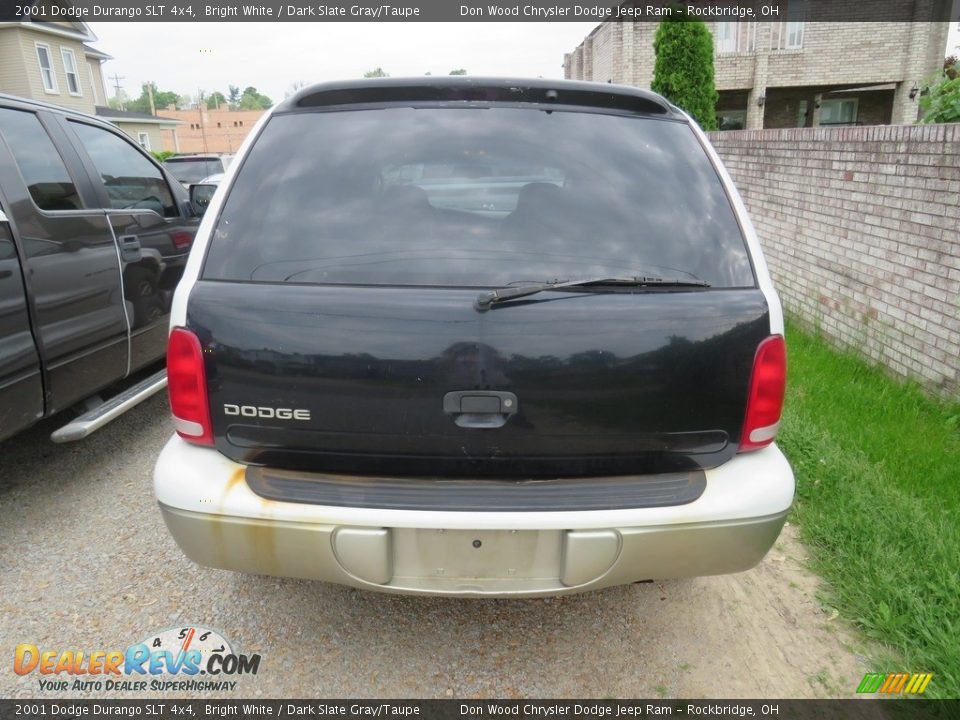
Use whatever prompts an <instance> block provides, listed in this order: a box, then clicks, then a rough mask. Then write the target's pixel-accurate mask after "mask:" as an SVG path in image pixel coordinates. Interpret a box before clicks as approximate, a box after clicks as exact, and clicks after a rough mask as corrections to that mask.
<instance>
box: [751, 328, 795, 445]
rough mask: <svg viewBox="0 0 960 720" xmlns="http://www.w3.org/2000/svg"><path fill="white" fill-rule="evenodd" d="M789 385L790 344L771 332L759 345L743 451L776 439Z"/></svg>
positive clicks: (754, 360)
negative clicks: (785, 393) (785, 392)
mask: <svg viewBox="0 0 960 720" xmlns="http://www.w3.org/2000/svg"><path fill="white" fill-rule="evenodd" d="M786 386H787V346H786V344H785V343H784V342H783V337H781V336H780V335H771V336H770V337H768V338H767V339H766V340H764V341H763V342H762V343H760V345H759V347H757V354H756V355H755V356H754V358H753V373H752V374H751V376H750V390H749V392H748V394H747V411H746V413H745V414H744V417H743V433H742V434H741V435H740V452H748V451H750V450H759V449H760V448H764V447H766V446H767V445H769V444H770V443H772V442H773V440H774V438H775V437H776V436H777V429H778V428H779V427H780V413H781V411H782V410H783V393H784V391H785V390H786Z"/></svg>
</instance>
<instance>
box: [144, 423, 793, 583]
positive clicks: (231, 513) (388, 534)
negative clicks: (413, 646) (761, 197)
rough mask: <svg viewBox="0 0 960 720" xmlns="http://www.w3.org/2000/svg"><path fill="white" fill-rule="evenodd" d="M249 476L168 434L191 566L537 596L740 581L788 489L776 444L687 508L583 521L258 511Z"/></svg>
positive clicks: (172, 492) (165, 486)
mask: <svg viewBox="0 0 960 720" xmlns="http://www.w3.org/2000/svg"><path fill="white" fill-rule="evenodd" d="M245 470H246V468H245V466H243V465H239V464H237V463H234V462H232V461H231V460H229V459H227V458H225V457H224V456H223V455H220V454H219V453H217V452H216V451H214V450H211V449H207V448H199V447H196V446H192V445H190V444H188V443H185V442H183V441H182V440H180V439H179V438H178V437H176V436H175V437H173V438H172V439H171V440H170V441H169V442H168V443H167V445H166V447H165V448H164V450H163V452H162V453H161V455H160V458H159V459H158V461H157V465H156V469H155V472H154V484H155V490H156V494H157V499H158V501H159V503H160V508H161V511H162V513H163V517H164V520H165V521H166V523H167V527H168V528H169V529H170V532H171V533H172V535H173V537H174V539H175V540H176V542H177V544H178V545H179V546H180V547H181V549H182V550H183V551H184V553H185V554H186V555H187V556H188V557H189V558H191V559H192V560H194V561H195V562H197V563H199V564H201V565H206V566H209V567H216V568H224V569H228V570H236V571H241V572H250V573H257V574H264V575H281V576H289V577H299V578H311V579H317V580H325V581H329V582H336V583H342V584H345V585H352V586H355V587H360V588H366V589H370V590H379V591H386V592H397V593H410V594H437V595H456V596H478V595H481V596H483V595H485V596H511V597H521V596H537V595H557V594H565V593H572V592H582V591H586V590H594V589H598V588H602V587H607V586H611V585H620V584H625V583H630V582H635V581H637V580H647V579H657V578H675V577H689V576H699V575H714V574H723V573H732V572H739V571H741V570H747V569H749V568H751V567H753V566H754V565H756V564H757V563H758V562H759V561H760V560H761V559H762V558H763V556H764V555H765V554H766V553H767V551H768V550H769V549H770V547H771V546H772V545H773V543H774V541H775V540H776V538H777V536H778V535H779V533H780V529H781V527H782V526H783V522H784V520H785V518H786V514H787V512H788V510H789V508H790V505H791V502H792V500H793V491H794V481H793V473H792V471H791V470H790V466H789V465H788V463H787V461H786V459H785V458H784V457H783V455H782V454H781V453H780V451H779V450H778V449H777V448H776V447H775V446H771V447H769V448H766V449H764V450H761V451H759V452H755V453H750V454H747V455H740V456H737V457H736V458H734V459H733V460H731V461H730V462H728V463H726V464H724V465H722V466H721V467H718V468H715V469H713V470H709V471H707V473H706V474H707V487H706V490H705V491H704V492H703V494H702V495H701V496H700V497H699V498H698V499H697V500H695V501H694V502H691V503H687V504H685V505H675V506H667V507H647V508H642V509H617V510H591V511H581V512H570V511H551V512H469V513H468V512H456V511H423V510H384V509H379V508H357V507H335V506H329V505H310V504H303V503H289V502H278V501H275V500H268V499H265V498H263V497H260V496H259V495H256V494H255V493H253V492H252V491H251V490H250V488H249V486H248V485H247V483H246V480H245V478H244V474H245Z"/></svg>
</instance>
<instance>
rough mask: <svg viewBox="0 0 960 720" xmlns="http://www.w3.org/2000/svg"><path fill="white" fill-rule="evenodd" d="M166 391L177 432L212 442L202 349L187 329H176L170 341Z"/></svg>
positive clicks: (198, 341)
mask: <svg viewBox="0 0 960 720" xmlns="http://www.w3.org/2000/svg"><path fill="white" fill-rule="evenodd" d="M167 390H168V391H169V393H170V409H171V410H172V411H173V426H174V428H176V431H177V434H178V435H179V436H180V437H182V438H183V439H184V440H189V441H190V442H192V443H196V444H198V445H213V427H212V426H211V424H210V403H209V400H208V398H207V374H206V372H205V370H204V367H203V348H201V347H200V340H199V338H197V336H196V335H194V334H193V333H192V332H190V331H189V330H186V329H184V328H174V329H173V330H172V331H171V333H170V338H169V339H168V340H167Z"/></svg>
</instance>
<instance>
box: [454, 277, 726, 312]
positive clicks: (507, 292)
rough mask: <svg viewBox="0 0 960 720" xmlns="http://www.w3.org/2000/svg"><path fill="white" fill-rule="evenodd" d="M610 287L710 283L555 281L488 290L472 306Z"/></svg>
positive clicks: (658, 279)
mask: <svg viewBox="0 0 960 720" xmlns="http://www.w3.org/2000/svg"><path fill="white" fill-rule="evenodd" d="M611 285H621V286H627V287H649V288H686V287H701V288H707V287H710V283H708V282H707V281H706V280H700V279H699V278H691V279H689V280H688V279H684V278H664V277H656V276H654V277H644V276H640V275H638V276H636V277H603V278H585V279H580V280H556V281H554V282H544V283H535V284H533V285H519V286H516V287H502V288H497V289H496V290H488V291H487V292H482V293H480V294H479V295H477V299H476V300H474V302H473V306H474V307H475V308H476V309H477V310H478V311H480V312H483V311H485V310H489V309H490V307H491V306H492V305H495V304H496V303H501V302H505V301H507V300H515V299H517V298H521V297H526V296H527V295H535V294H536V293H538V292H543V291H544V290H554V289H559V288H568V287H585V288H588V289H589V288H590V287H598V288H602V287H605V286H606V287H609V286H611Z"/></svg>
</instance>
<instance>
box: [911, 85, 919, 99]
mask: <svg viewBox="0 0 960 720" xmlns="http://www.w3.org/2000/svg"><path fill="white" fill-rule="evenodd" d="M918 92H920V88H918V87H917V86H916V85H914V86H913V87H912V88H910V99H911V100H915V99H916V97H917V93H918Z"/></svg>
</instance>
